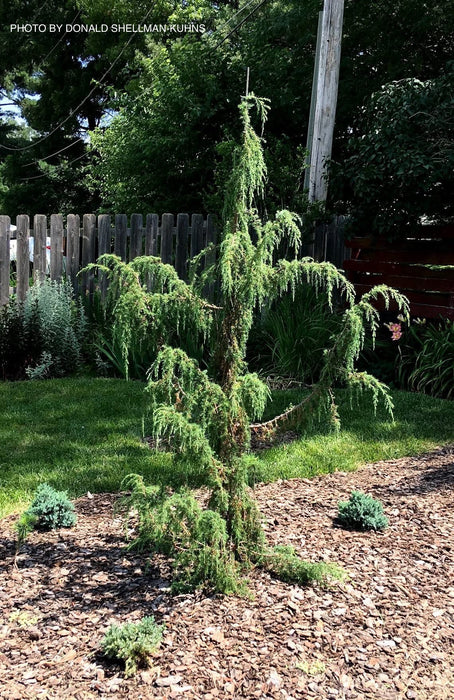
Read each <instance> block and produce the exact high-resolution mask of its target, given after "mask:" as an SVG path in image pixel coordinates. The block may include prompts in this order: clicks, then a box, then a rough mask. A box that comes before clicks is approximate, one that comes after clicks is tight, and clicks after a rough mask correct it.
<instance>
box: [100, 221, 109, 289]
mask: <svg viewBox="0 0 454 700" xmlns="http://www.w3.org/2000/svg"><path fill="white" fill-rule="evenodd" d="M111 239H112V230H111V228H110V216H109V214H100V216H98V256H101V255H105V254H106V253H110V249H111V245H112V241H111ZM99 286H100V290H101V297H102V298H103V299H105V298H106V293H107V277H106V274H105V272H100V273H99Z"/></svg>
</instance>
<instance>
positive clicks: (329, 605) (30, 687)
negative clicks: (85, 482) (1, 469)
mask: <svg viewBox="0 0 454 700" xmlns="http://www.w3.org/2000/svg"><path fill="white" fill-rule="evenodd" d="M453 485H454V446H452V447H448V448H441V449H438V450H436V451H434V452H432V453H431V454H427V455H424V456H421V457H419V458H405V459H398V460H395V461H387V462H379V463H376V464H370V465H367V466H366V467H364V468H362V469H361V470H360V471H358V472H355V473H348V474H344V473H341V472H338V473H335V474H331V475H328V476H323V477H319V478H315V479H312V480H305V479H293V480H290V481H280V482H277V483H274V484H269V485H262V486H258V487H257V488H256V495H257V498H258V500H259V503H260V506H261V508H262V512H263V514H264V517H265V519H266V531H267V535H268V537H269V540H270V541H271V542H273V543H277V542H279V543H288V544H292V545H294V546H295V547H296V549H297V550H298V552H299V553H300V554H301V556H303V557H304V558H307V559H310V560H314V561H317V560H326V561H333V562H336V563H338V564H340V565H342V566H343V567H344V568H345V569H346V570H347V571H348V573H349V579H348V580H347V581H346V582H343V583H335V584H333V585H332V586H331V587H330V588H329V589H323V588H319V587H308V588H300V587H298V586H291V585H288V584H285V583H281V582H279V581H276V580H273V579H272V578H271V577H270V576H269V575H267V574H266V573H264V572H262V571H259V570H257V571H254V572H252V574H251V576H250V590H251V592H252V594H253V596H254V597H253V599H252V600H249V599H240V598H233V597H225V596H214V597H206V596H202V595H201V594H193V595H180V596H171V595H170V592H169V567H168V563H167V562H166V560H165V559H164V558H162V557H153V558H152V560H151V561H147V558H146V557H141V556H137V555H136V554H133V553H128V552H126V551H125V549H124V537H123V529H122V523H121V520H120V519H119V518H117V517H113V512H112V507H113V503H114V501H115V499H116V496H114V495H110V494H103V495H96V496H93V497H88V496H87V497H84V498H80V499H78V500H77V501H76V510H77V513H78V523H77V525H76V526H75V527H74V528H72V529H70V530H59V531H55V532H51V533H39V532H34V533H32V535H31V536H30V537H29V540H28V542H27V544H26V545H25V546H24V548H23V553H22V554H21V555H20V557H19V561H18V566H19V570H18V571H15V570H14V569H13V567H12V561H13V555H14V532H13V527H12V526H13V523H14V518H8V519H6V520H3V521H2V523H1V532H2V535H1V537H0V572H1V573H0V697H1V698H5V699H6V698H7V699H8V700H15V699H17V700H23V699H25V698H61V699H64V700H73V699H77V700H88V699H90V698H102V697H111V698H126V697H127V698H131V699H132V700H136V699H139V698H183V699H185V698H187V699H188V700H191V699H196V698H197V699H198V698H204V700H212V699H214V698H229V699H231V698H276V699H277V698H279V699H285V698H286V699H291V698H319V699H320V700H338V699H340V698H345V699H347V698H348V699H350V698H357V699H363V698H367V699H369V698H370V699H372V698H373V699H374V700H377V699H380V700H382V699H386V698H390V699H391V698H392V699H396V700H397V699H400V698H402V699H403V698H417V699H420V700H425V699H427V700H428V699H429V698H430V700H442V699H444V700H449V699H452V698H454V676H453V668H454V508H453V505H454V499H453V494H454V491H453ZM353 489H359V490H363V491H365V492H367V493H369V494H371V495H373V496H374V497H377V498H379V499H380V500H381V501H382V502H383V504H384V508H385V512H386V515H387V516H388V517H389V520H390V526H389V528H388V529H387V530H385V531H384V532H383V533H374V532H372V533H360V532H353V531H348V530H344V529H341V528H340V527H338V526H336V525H335V523H334V522H333V520H334V518H335V516H336V512H337V502H338V501H339V500H346V499H348V497H349V495H350V493H351V491H352V490H353ZM150 614H153V615H154V616H155V618H156V620H157V621H158V622H160V623H164V624H165V633H164V637H163V642H162V645H161V649H160V650H159V652H158V653H157V654H156V656H155V658H153V659H152V667H151V668H150V669H148V670H144V671H142V672H140V673H139V674H138V675H137V676H136V677H134V678H131V679H125V678H124V676H123V672H122V669H121V667H120V665H117V664H115V663H111V662H108V661H107V660H106V659H105V658H104V657H103V656H102V654H101V653H100V650H99V647H100V641H101V639H102V637H103V635H104V633H105V631H106V630H107V628H108V626H109V625H110V624H111V623H113V622H116V623H121V622H126V621H136V620H139V619H140V618H141V617H143V616H144V615H150Z"/></svg>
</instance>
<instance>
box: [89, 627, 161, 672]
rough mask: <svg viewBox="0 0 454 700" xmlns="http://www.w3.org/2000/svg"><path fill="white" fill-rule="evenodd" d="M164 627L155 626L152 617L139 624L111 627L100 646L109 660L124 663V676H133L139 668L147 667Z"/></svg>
mask: <svg viewBox="0 0 454 700" xmlns="http://www.w3.org/2000/svg"><path fill="white" fill-rule="evenodd" d="M163 629H164V626H163V625H157V624H156V622H155V620H154V618H153V617H144V618H142V620H140V622H128V623H126V624H124V625H111V626H110V627H109V629H108V630H107V632H106V634H105V636H104V639H103V640H102V643H101V646H102V649H103V652H104V654H105V655H106V656H107V657H108V658H111V659H118V660H120V661H124V663H125V676H126V677H128V676H133V675H134V674H135V673H136V671H137V670H138V668H139V667H145V668H146V667H148V666H149V656H150V654H153V653H154V652H155V651H156V649H157V648H158V647H159V644H160V642H161V639H162V632H163Z"/></svg>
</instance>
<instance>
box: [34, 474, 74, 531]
mask: <svg viewBox="0 0 454 700" xmlns="http://www.w3.org/2000/svg"><path fill="white" fill-rule="evenodd" d="M25 515H29V516H35V517H36V518H37V525H38V526H39V527H40V528H43V529H44V530H55V529H56V528H58V527H71V526H72V525H74V523H75V522H76V514H75V513H74V506H73V504H72V503H71V501H70V500H69V499H68V496H67V495H66V492H64V491H56V490H55V489H54V488H52V486H49V485H48V484H40V485H39V486H38V488H37V489H36V493H35V497H34V499H33V501H32V504H31V506H30V508H29V509H28V511H26V514H25Z"/></svg>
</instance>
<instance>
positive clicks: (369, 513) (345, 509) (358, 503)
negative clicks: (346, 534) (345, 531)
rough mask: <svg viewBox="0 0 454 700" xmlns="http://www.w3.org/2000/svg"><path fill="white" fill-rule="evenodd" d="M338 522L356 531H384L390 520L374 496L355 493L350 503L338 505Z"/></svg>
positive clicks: (345, 502) (342, 502) (344, 502)
mask: <svg viewBox="0 0 454 700" xmlns="http://www.w3.org/2000/svg"><path fill="white" fill-rule="evenodd" d="M338 508H339V514H338V518H337V519H338V521H339V522H340V523H342V524H343V525H346V526H347V527H351V528H353V529H355V530H384V529H385V528H386V527H388V518H387V517H386V516H385V515H383V506H382V504H381V503H380V501H377V500H376V499H375V498H372V496H367V495H366V494H365V493H362V492H361V491H353V492H352V495H351V496H350V499H349V500H348V501H341V502H340V503H339V504H338Z"/></svg>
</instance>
